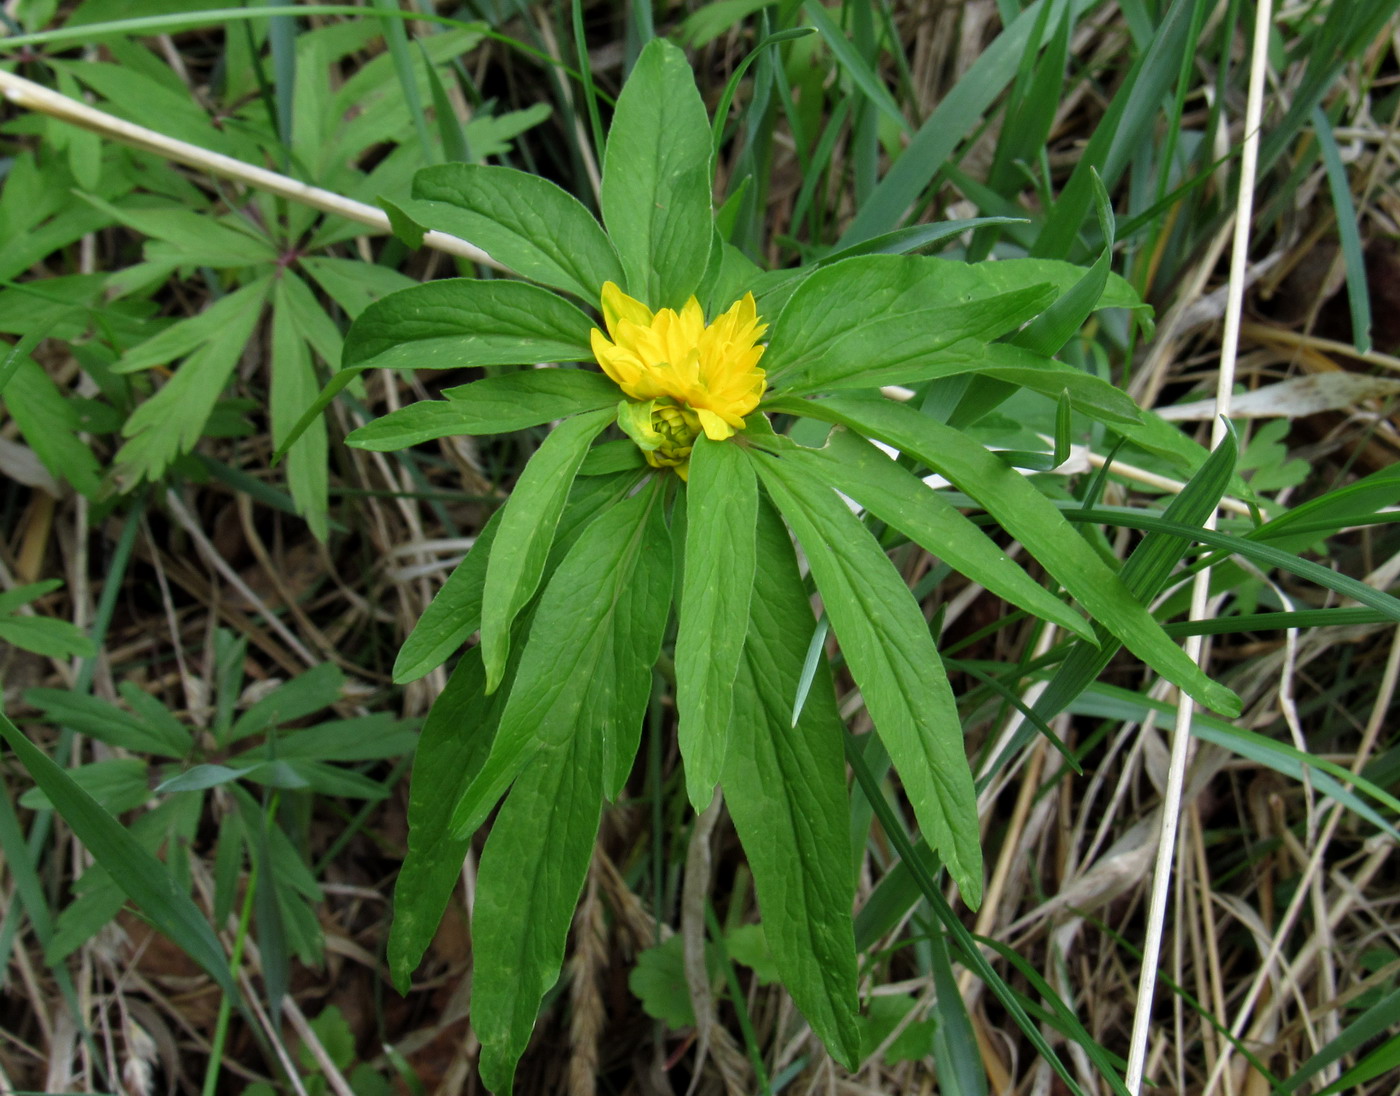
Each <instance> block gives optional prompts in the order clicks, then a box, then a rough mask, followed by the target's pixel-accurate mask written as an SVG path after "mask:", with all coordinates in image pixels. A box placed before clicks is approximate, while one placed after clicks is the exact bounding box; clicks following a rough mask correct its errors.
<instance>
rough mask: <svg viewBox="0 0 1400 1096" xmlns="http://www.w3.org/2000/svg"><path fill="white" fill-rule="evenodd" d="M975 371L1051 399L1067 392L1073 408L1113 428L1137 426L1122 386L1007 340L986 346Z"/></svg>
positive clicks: (1137, 417) (1136, 413)
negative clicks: (1116, 385)
mask: <svg viewBox="0 0 1400 1096" xmlns="http://www.w3.org/2000/svg"><path fill="white" fill-rule="evenodd" d="M977 372H978V373H979V374H981V375H983V376H987V377H991V378H994V379H996V380H998V381H1002V382H1004V383H1006V384H1013V385H1016V386H1017V387H1018V388H1027V389H1029V390H1030V391H1032V392H1039V393H1040V394H1041V395H1042V396H1046V397H1048V398H1050V399H1052V400H1058V399H1059V398H1060V396H1061V394H1062V393H1065V392H1068V393H1069V396H1070V401H1071V403H1072V404H1073V405H1074V410H1076V411H1079V412H1081V413H1083V414H1086V415H1089V416H1091V417H1093V418H1095V419H1098V420H1099V421H1101V422H1107V423H1109V424H1111V425H1112V426H1113V427H1114V429H1115V430H1120V429H1122V428H1123V427H1124V426H1129V427H1132V426H1137V425H1138V424H1139V423H1141V422H1142V420H1143V414H1142V411H1141V410H1140V409H1139V407H1138V405H1137V404H1135V403H1134V402H1133V400H1132V397H1131V396H1129V395H1128V394H1127V393H1126V392H1124V391H1123V390H1122V389H1120V388H1116V387H1114V386H1113V385H1111V384H1109V383H1108V382H1107V381H1105V380H1101V379H1100V378H1098V377H1096V376H1094V375H1093V374H1092V373H1086V372H1084V370H1082V369H1076V368H1075V367H1074V366H1072V365H1064V364H1062V363H1060V362H1057V361H1055V360H1054V359H1052V358H1045V357H1041V356H1040V355H1039V354H1036V353H1032V352H1031V351H1028V350H1024V349H1022V348H1021V347H1019V346H1013V345H1012V344H1011V343H992V344H991V345H990V346H988V347H987V348H986V356H985V357H984V358H983V359H982V361H981V362H979V363H978V366H977ZM959 410H961V408H959ZM979 417H980V416H979Z"/></svg>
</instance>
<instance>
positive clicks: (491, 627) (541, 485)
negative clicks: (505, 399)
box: [481, 409, 616, 692]
mask: <svg viewBox="0 0 1400 1096" xmlns="http://www.w3.org/2000/svg"><path fill="white" fill-rule="evenodd" d="M615 416H616V411H615V410H613V409H609V410H606V411H591V412H589V413H587V414H584V415H579V416H577V417H576V418H572V419H568V420H566V421H565V422H564V423H563V424H562V425H561V426H559V427H558V428H557V429H555V430H553V431H551V432H550V434H549V436H548V437H546V438H545V440H544V442H543V444H541V445H540V447H539V449H538V450H536V452H535V454H534V456H532V457H531V458H530V462H529V463H528V464H527V465H526V466H525V470H524V471H523V472H522V473H521V474H520V478H519V480H517V481H516V484H515V490H514V491H512V492H511V496H510V499H509V501H508V502H507V503H506V505H505V506H504V507H503V508H502V515H501V525H500V528H499V529H498V530H497V533H496V537H497V540H498V541H499V542H500V547H499V548H498V549H497V550H495V551H493V552H492V553H491V554H490V556H489V557H488V558H487V562H486V579H485V585H484V586H483V588H482V592H481V648H482V657H483V659H484V660H485V662H486V688H487V691H488V692H494V691H495V689H496V687H497V686H498V685H499V684H500V683H501V677H502V675H503V674H504V672H505V661H506V656H507V654H508V653H509V651H510V626H511V624H512V622H513V621H514V620H515V616H516V614H517V613H518V612H520V610H521V609H522V608H524V606H525V603H526V602H527V601H529V600H530V598H531V597H533V596H534V593H535V590H536V589H537V588H538V586H539V584H540V578H541V577H542V576H543V574H544V565H545V561H546V560H547V559H548V558H549V549H550V545H551V544H553V542H554V532H555V529H556V527H557V526H558V524H559V515H560V514H561V513H562V512H563V510H564V502H565V500H566V499H567V498H568V496H569V488H570V487H571V486H572V485H573V482H574V476H575V475H577V473H578V467H579V465H580V464H581V463H583V456H584V453H586V452H587V450H588V447H589V445H591V444H592V442H593V439H594V438H596V437H597V436H598V434H599V433H601V432H602V430H603V429H604V428H605V427H606V426H607V425H608V424H609V423H610V422H612V421H613V419H614V417H615Z"/></svg>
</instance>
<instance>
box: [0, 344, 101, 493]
mask: <svg viewBox="0 0 1400 1096" xmlns="http://www.w3.org/2000/svg"><path fill="white" fill-rule="evenodd" d="M36 341H37V340H36ZM12 365H13V367H14V372H13V373H12V374H11V375H10V379H9V383H8V384H6V386H5V406H6V408H7V409H8V410H9V412H10V416H11V417H12V418H13V419H14V420H15V425H16V426H18V427H19V431H20V433H21V434H23V435H24V440H25V441H27V442H28V443H29V447H30V448H31V449H33V450H34V455H35V456H36V457H38V458H39V461H40V463H41V464H43V466H44V467H45V468H47V469H48V470H49V472H50V473H51V474H52V475H53V476H54V477H56V478H58V479H63V480H67V481H68V483H70V484H72V485H73V488H74V489H75V490H76V491H78V492H79V493H80V494H82V495H83V496H85V497H86V498H88V499H95V498H97V495H98V493H99V492H100V491H101V489H102V470H101V466H100V465H99V464H98V463H97V458H96V457H95V456H93V455H92V450H91V449H89V448H88V447H87V446H86V445H84V444H83V442H82V441H81V440H80V439H79V438H78V431H79V430H80V429H81V428H82V423H81V420H80V418H79V415H78V412H77V409H76V408H75V406H74V404H73V403H72V401H70V400H68V399H66V398H65V397H64V395H63V393H62V392H60V391H59V388H58V385H57V384H55V383H54V382H53V380H52V379H51V378H50V377H49V375H48V374H47V373H46V372H44V370H43V367H42V366H40V365H38V364H37V363H35V362H34V361H33V359H31V358H29V357H17V358H16V359H15V360H14V361H13V363H12Z"/></svg>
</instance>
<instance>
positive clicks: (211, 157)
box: [0, 72, 509, 270]
mask: <svg viewBox="0 0 1400 1096" xmlns="http://www.w3.org/2000/svg"><path fill="white" fill-rule="evenodd" d="M0 93H3V94H4V96H5V98H6V99H8V100H9V101H10V102H12V103H14V104H15V105H16V106H20V107H24V108H25V109H26V110H33V111H37V112H38V113H40V114H46V115H48V116H49V117H51V118H58V119H59V120H60V121H64V122H68V123H69V124H70V125H75V126H79V127H81V128H83V129H87V130H91V131H92V132H94V133H96V134H99V135H100V136H102V137H106V138H107V139H109V140H112V141H120V142H121V143H122V144H124V145H130V146H131V147H132V148H139V149H141V150H142V151H145V152H150V153H153V154H154V155H156V156H163V157H165V158H166V159H167V160H174V161H175V162H176V163H181V164H185V165H187V166H188V167H192V168H195V169H197V170H199V171H205V172H208V173H209V174H210V175H218V176H220V177H221V178H225V179H232V180H234V181H235V182H239V183H243V184H244V185H245V186H250V187H253V188H254V189H257V190H264V191H267V192H268V193H269V194H276V195H278V196H279V197H282V198H286V199H288V200H289V201H293V202H297V203H299V204H301V205H305V206H310V207H311V208H312V209H319V210H320V211H321V212H322V213H333V214H335V215H336V216H339V217H344V218H345V219H346V220H349V221H355V222H357V223H358V224H362V225H364V226H365V227H366V228H369V229H371V230H372V231H373V232H374V233H376V234H378V235H386V236H387V235H391V234H392V233H393V231H394V230H393V226H392V225H390V223H389V215H388V214H387V213H385V212H384V211H383V210H382V209H378V208H376V207H375V206H372V205H366V204H365V203H364V202H357V201H355V200H354V199H352V198H346V197H345V196H344V195H341V194H336V193H334V192H333V191H329V190H322V189H321V188H320V187H316V186H310V185H308V184H307V183H303V182H299V181H298V180H296V179H293V178H291V177H290V176H287V175H281V174H278V173H277V172H275V171H269V170H268V169H267V168H263V167H258V166H256V165H255V164H248V163H244V162H243V161H242V160H237V159H234V157H232V156H225V155H223V154H222V153H220V152H211V151H209V149H207V148H201V147H200V146H199V145H193V144H190V143H189V142H188V141H180V140H176V139H175V138H174V137H168V136H166V135H165V134H164V133H157V132H156V131H155V130H153V129H147V128H146V127H145V126H138V125H136V124H135V123H134V122H128V121H126V120H124V119H122V118H117V117H115V116H114V115H111V114H108V113H107V112H106V111H102V110H98V109H97V108H96V107H90V106H88V105H87V104H86V103H80V102H78V100H76V99H70V98H69V97H68V96H66V95H60V94H59V93H58V92H56V91H52V90H50V89H49V88H46V87H44V86H43V85H41V84H36V83H34V81H32V80H26V79H25V78H24V77H23V76H16V75H15V74H14V73H11V72H0ZM423 246H424V247H431V248H434V249H435V250H437V251H443V252H446V253H447V254H449V255H457V256H459V257H461V258H463V259H469V260H471V261H472V262H474V263H480V264H481V265H483V266H489V267H492V268H494V269H496V270H508V269H509V268H508V267H506V266H505V265H504V264H502V263H500V262H497V261H496V260H495V259H493V258H491V256H490V255H488V254H487V253H486V252H485V251H483V250H482V249H481V248H479V247H477V246H476V245H475V244H472V243H468V242H467V241H466V240H462V239H458V238H457V237H456V236H450V235H448V234H447V233H446V232H425V233H424V234H423Z"/></svg>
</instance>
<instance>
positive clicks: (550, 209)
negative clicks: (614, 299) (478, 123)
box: [399, 164, 624, 304]
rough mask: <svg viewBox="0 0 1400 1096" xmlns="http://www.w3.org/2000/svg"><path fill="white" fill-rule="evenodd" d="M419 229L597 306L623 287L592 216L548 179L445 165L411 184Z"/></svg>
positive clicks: (411, 208)
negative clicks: (612, 287) (609, 286)
mask: <svg viewBox="0 0 1400 1096" xmlns="http://www.w3.org/2000/svg"><path fill="white" fill-rule="evenodd" d="M413 197H414V199H416V200H414V201H405V202H400V203H399V204H400V205H401V206H402V207H403V210H404V212H405V213H407V214H409V215H410V216H411V217H413V219H414V220H416V221H417V222H418V223H419V224H422V225H426V226H427V227H429V228H436V229H438V230H440V231H442V232H448V233H451V234H452V235H454V236H458V237H460V238H461V239H463V240H470V241H471V242H472V243H474V244H476V245H477V246H478V247H480V248H482V249H484V250H485V251H487V252H488V253H489V254H490V255H491V257H492V258H493V259H496V260H498V261H500V262H502V263H505V265H506V266H508V267H510V268H511V269H512V270H514V271H515V272H516V273H518V274H520V275H521V276H522V277H525V278H529V279H530V280H531V281H533V282H539V283H540V284H542V285H548V286H553V287H554V288H556V289H562V290H564V291H565V292H566V293H572V294H574V295H575V296H577V297H580V298H582V299H583V300H585V301H587V302H588V303H589V304H596V303H597V302H598V301H599V299H601V297H602V293H603V283H604V282H617V283H618V284H619V285H620V284H621V283H622V281H623V278H624V276H623V272H622V264H621V262H620V260H619V259H618V257H617V252H616V251H615V250H613V246H612V244H611V243H609V242H608V238H607V236H606V235H604V234H603V229H602V227H601V226H600V225H599V224H598V222H597V221H596V220H595V219H594V217H593V215H592V214H591V213H589V212H588V210H587V209H585V208H584V207H583V203H581V202H580V201H579V200H578V199H577V198H575V197H574V196H573V195H572V194H570V193H568V191H566V190H563V189H562V188H560V187H558V186H556V185H555V184H554V183H552V182H550V181H549V180H548V179H544V178H541V177H540V176H538V175H530V174H527V173H526V172H523V171H516V170H515V169H514V168H508V167H488V166H485V165H482V164H441V165H438V166H436V167H429V168H424V169H423V170H422V171H420V172H418V174H417V175H415V176H414V177H413Z"/></svg>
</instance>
